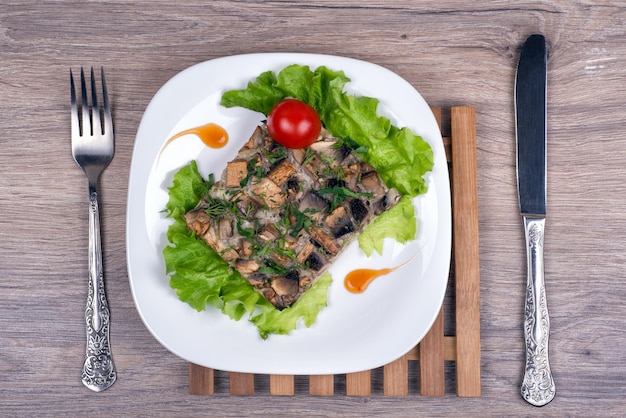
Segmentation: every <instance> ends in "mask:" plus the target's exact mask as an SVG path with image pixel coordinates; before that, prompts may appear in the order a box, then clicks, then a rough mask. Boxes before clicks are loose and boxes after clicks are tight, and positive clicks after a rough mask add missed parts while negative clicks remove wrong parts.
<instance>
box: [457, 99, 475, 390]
mask: <svg viewBox="0 0 626 418" xmlns="http://www.w3.org/2000/svg"><path fill="white" fill-rule="evenodd" d="M450 117H451V125H452V155H453V164H452V181H453V184H454V187H453V200H454V204H453V217H454V242H455V245H454V260H455V290H456V298H455V300H456V342H457V359H456V371H457V382H456V383H457V389H456V390H457V396H462V397H471V396H480V394H481V383H480V269H479V252H478V190H477V185H476V178H477V177H476V176H477V172H476V112H475V109H474V108H473V107H469V106H458V107H453V108H452V109H451V114H450Z"/></svg>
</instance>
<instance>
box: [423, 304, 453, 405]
mask: <svg viewBox="0 0 626 418" xmlns="http://www.w3.org/2000/svg"><path fill="white" fill-rule="evenodd" d="M419 347H420V354H419V360H420V394H421V395H422V396H444V395H445V394H446V393H445V392H446V381H445V374H444V360H445V356H444V352H445V351H444V336H443V309H441V310H440V311H439V314H438V315H437V319H435V322H434V324H433V326H432V327H431V329H430V331H428V334H426V336H425V337H424V338H423V339H422V341H421V342H420V344H419Z"/></svg>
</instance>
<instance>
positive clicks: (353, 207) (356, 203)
mask: <svg viewBox="0 0 626 418" xmlns="http://www.w3.org/2000/svg"><path fill="white" fill-rule="evenodd" d="M350 212H352V217H353V218H354V220H355V221H357V222H358V223H363V221H364V220H365V218H367V215H369V211H368V210H367V206H365V203H363V202H362V201H361V199H354V200H352V201H351V202H350Z"/></svg>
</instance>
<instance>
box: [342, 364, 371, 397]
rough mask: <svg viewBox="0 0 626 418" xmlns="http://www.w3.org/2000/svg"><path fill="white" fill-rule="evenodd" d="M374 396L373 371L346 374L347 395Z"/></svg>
mask: <svg viewBox="0 0 626 418" xmlns="http://www.w3.org/2000/svg"><path fill="white" fill-rule="evenodd" d="M371 394H372V371H371V370H365V371H362V372H356V373H348V374H346V395H348V396H370V395H371Z"/></svg>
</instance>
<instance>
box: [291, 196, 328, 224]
mask: <svg viewBox="0 0 626 418" xmlns="http://www.w3.org/2000/svg"><path fill="white" fill-rule="evenodd" d="M327 208H328V203H327V202H326V201H325V200H324V198H323V197H321V196H320V195H319V194H317V193H316V192H314V191H310V192H309V193H307V194H305V195H304V196H302V200H300V205H298V210H299V211H300V212H302V213H304V214H305V215H308V216H310V217H312V218H315V219H321V216H322V214H323V212H325V211H326V209H327Z"/></svg>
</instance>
